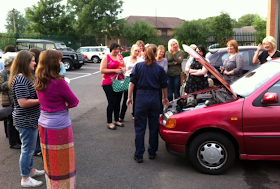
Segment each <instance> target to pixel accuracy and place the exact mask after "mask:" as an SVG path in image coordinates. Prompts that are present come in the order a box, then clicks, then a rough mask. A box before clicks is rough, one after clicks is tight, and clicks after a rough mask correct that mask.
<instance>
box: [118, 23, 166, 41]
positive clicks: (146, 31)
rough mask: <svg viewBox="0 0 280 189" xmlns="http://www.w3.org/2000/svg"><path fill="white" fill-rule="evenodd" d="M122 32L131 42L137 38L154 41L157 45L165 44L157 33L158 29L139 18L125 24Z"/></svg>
mask: <svg viewBox="0 0 280 189" xmlns="http://www.w3.org/2000/svg"><path fill="white" fill-rule="evenodd" d="M121 33H122V35H123V37H125V38H126V39H127V40H128V41H129V42H130V43H131V44H134V43H136V41H137V40H142V41H144V42H145V43H153V44H155V45H159V44H163V42H162V41H161V40H160V39H159V36H158V35H157V30H156V29H155V28H154V26H152V25H151V24H149V23H148V22H146V21H144V20H139V21H136V22H134V23H132V24H131V25H129V24H124V26H123V27H122V28H121Z"/></svg>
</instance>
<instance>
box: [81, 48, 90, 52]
mask: <svg viewBox="0 0 280 189" xmlns="http://www.w3.org/2000/svg"><path fill="white" fill-rule="evenodd" d="M80 52H88V48H81V49H80Z"/></svg>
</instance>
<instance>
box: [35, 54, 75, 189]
mask: <svg viewBox="0 0 280 189" xmlns="http://www.w3.org/2000/svg"><path fill="white" fill-rule="evenodd" d="M62 57H63V55H62V53H61V52H60V51H56V50H46V51H43V52H42V53H41V55H40V60H39V65H38V67H37V70H36V72H35V74H36V85H35V89H36V90H37V94H38V98H39V102H40V104H41V107H40V109H41V115H40V118H39V134H40V141H41V148H42V154H43V159H44V168H45V171H46V173H45V178H46V183H47V188H49V189H51V188H69V189H70V188H71V189H73V188H75V187H76V162H75V149H74V137H73V129H72V123H71V120H70V116H69V110H68V109H69V108H74V107H76V106H77V105H78V103H79V100H78V98H77V97H76V96H75V95H74V93H73V92H72V90H71V89H70V87H69V85H68V84H67V82H66V81H65V80H64V76H63V75H60V74H59V72H60V65H61V64H62V63H61V59H62Z"/></svg>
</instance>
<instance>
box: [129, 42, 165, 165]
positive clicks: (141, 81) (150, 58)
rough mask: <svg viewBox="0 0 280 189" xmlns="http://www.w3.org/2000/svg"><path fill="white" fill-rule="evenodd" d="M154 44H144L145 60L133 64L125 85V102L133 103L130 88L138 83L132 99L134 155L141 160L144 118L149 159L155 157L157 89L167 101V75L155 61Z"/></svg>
mask: <svg viewBox="0 0 280 189" xmlns="http://www.w3.org/2000/svg"><path fill="white" fill-rule="evenodd" d="M156 51H157V47H156V46H155V45H154V44H150V45H149V46H148V47H146V48H145V52H146V54H145V61H143V62H139V63H137V64H136V65H135V66H134V69H133V71H132V73H131V77H130V84H129V89H128V99H127V103H126V104H127V106H128V107H129V106H130V105H131V103H132V98H131V96H132V92H133V89H134V87H137V95H136V100H135V121H134V128H135V147H136V151H135V153H134V159H135V161H136V162H138V163H142V162H143V154H144V151H145V145H144V143H145V142H144V139H145V131H146V125H147V121H148V124H149V134H150V135H149V148H148V153H149V159H155V157H156V151H157V150H158V121H159V110H160V99H159V91H160V90H162V94H163V98H162V102H163V104H164V105H165V106H167V105H168V99H167V75H166V73H165V71H164V70H163V68H162V67H161V66H160V65H158V64H157V63H156Z"/></svg>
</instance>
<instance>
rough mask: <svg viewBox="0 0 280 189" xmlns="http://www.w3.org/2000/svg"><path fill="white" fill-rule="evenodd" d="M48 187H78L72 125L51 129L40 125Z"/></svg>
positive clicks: (70, 188) (49, 188)
mask: <svg viewBox="0 0 280 189" xmlns="http://www.w3.org/2000/svg"><path fill="white" fill-rule="evenodd" d="M39 134H40V141H41V148H42V154H43V159H44V169H45V177H46V185H47V188H48V189H74V188H76V159H75V149H74V137H73V130H72V126H70V127H68V128H66V129H60V130H50V129H46V128H44V127H42V126H41V125H39Z"/></svg>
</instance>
